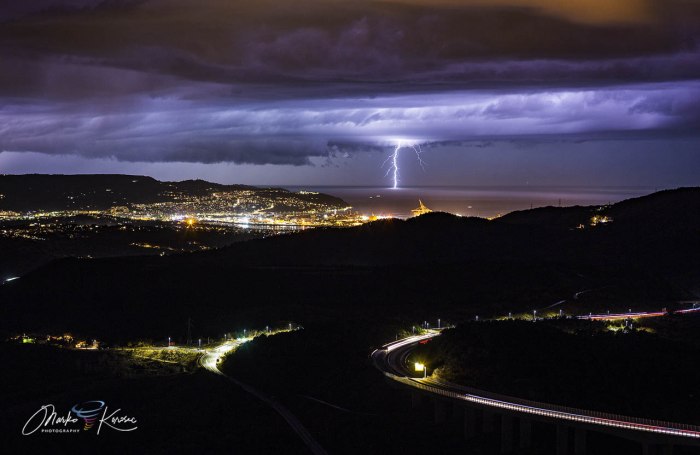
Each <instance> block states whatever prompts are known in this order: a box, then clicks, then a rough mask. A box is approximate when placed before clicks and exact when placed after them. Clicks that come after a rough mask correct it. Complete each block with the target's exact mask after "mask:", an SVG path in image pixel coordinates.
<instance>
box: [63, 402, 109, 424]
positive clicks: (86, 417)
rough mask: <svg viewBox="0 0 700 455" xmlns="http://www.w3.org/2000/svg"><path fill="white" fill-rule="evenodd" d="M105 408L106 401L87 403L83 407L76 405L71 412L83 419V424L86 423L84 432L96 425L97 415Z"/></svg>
mask: <svg viewBox="0 0 700 455" xmlns="http://www.w3.org/2000/svg"><path fill="white" fill-rule="evenodd" d="M104 407H105V402H104V401H97V400H94V401H86V402H85V403H83V404H82V405H80V404H76V405H75V406H73V409H71V412H74V413H75V415H77V416H78V417H80V418H81V419H83V422H85V426H84V427H83V430H85V431H88V430H89V429H90V428H92V426H93V425H94V424H95V420H97V415H98V414H99V413H100V411H102V409H103V408H104Z"/></svg>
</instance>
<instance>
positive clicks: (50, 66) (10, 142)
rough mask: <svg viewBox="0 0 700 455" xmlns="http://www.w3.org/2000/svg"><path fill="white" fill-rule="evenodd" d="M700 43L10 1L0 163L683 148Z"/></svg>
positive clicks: (564, 19) (228, 1)
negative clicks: (428, 150)
mask: <svg viewBox="0 0 700 455" xmlns="http://www.w3.org/2000/svg"><path fill="white" fill-rule="evenodd" d="M699 44H700V4H699V3H698V2H697V1H694V0H693V1H690V0H686V1H683V0H668V1H663V2H661V1H653V0H619V1H617V2H609V1H607V0H572V1H570V2H554V1H549V0H497V1H485V0H445V1H428V0H410V1H409V0H406V1H398V0H397V1H390V2H373V1H367V0H364V1H341V0H303V1H300V2H279V1H273V0H256V1H253V0H245V1H233V0H199V1H196V2H195V1H186V0H36V1H32V2H16V1H11V0H0V59H1V60H2V62H3V71H2V72H0V150H6V151H33V152H42V153H53V154H77V155H81V156H85V157H113V158H116V159H118V160H125V161H149V162H157V161H188V162H203V163H214V162H223V161H231V162H236V163H253V164H293V165H305V164H309V163H310V160H311V159H312V158H314V157H328V156H332V155H333V154H334V153H338V151H339V150H340V149H341V148H343V147H345V149H344V150H345V152H347V153H359V151H361V150H373V149H375V148H377V147H379V148H380V149H381V147H383V146H385V145H386V144H388V143H391V141H395V140H397V138H406V137H408V138H412V140H416V141H425V142H441V141H463V140H467V141H476V142H478V141H482V140H483V138H485V137H489V138H494V137H496V138H497V137H500V136H503V137H506V136H507V137H514V136H518V135H522V136H541V135H547V134H549V135H561V136H562V137H564V136H566V135H571V134H579V135H581V134H582V135H590V137H595V136H596V135H601V134H607V133H609V132H615V133H616V134H630V135H632V134H637V133H638V132H639V131H652V132H655V134H656V133H658V134H676V133H677V132H683V133H684V134H690V133H692V131H694V130H696V129H697V128H698V126H700V122H699V120H698V119H699V118H700V115H699V110H700V109H699V108H698V107H697V106H698V105H700V89H699V88H698V84H697V83H696V82H695V81H696V80H700V49H699V48H698V46H699Z"/></svg>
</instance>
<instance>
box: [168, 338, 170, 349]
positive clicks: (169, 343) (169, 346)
mask: <svg viewBox="0 0 700 455" xmlns="http://www.w3.org/2000/svg"><path fill="white" fill-rule="evenodd" d="M168 347H170V337H168Z"/></svg>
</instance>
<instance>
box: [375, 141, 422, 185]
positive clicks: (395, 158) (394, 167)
mask: <svg viewBox="0 0 700 455" xmlns="http://www.w3.org/2000/svg"><path fill="white" fill-rule="evenodd" d="M404 147H405V145H404V143H403V141H398V142H397V143H396V147H394V151H393V152H392V153H391V155H389V156H388V157H387V159H385V160H384V162H383V163H382V166H381V167H384V166H386V163H388V162H389V161H391V165H390V166H389V168H388V169H387V170H386V174H384V177H387V176H388V175H389V174H392V177H393V180H394V186H393V187H392V189H394V190H395V189H397V188H398V187H399V154H400V152H401V149H402V148H404ZM408 147H411V148H412V149H413V151H414V152H416V157H417V158H418V164H420V167H421V169H423V171H425V161H423V158H421V154H422V153H423V150H422V149H421V147H420V144H415V145H413V144H410V145H408Z"/></svg>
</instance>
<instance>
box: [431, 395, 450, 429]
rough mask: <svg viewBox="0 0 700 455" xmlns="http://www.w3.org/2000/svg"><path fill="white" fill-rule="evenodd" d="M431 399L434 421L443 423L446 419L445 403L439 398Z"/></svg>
mask: <svg viewBox="0 0 700 455" xmlns="http://www.w3.org/2000/svg"><path fill="white" fill-rule="evenodd" d="M433 401H434V404H435V423H436V424H441V423H445V420H447V404H446V403H445V402H444V401H442V400H439V399H435V400H433Z"/></svg>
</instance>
